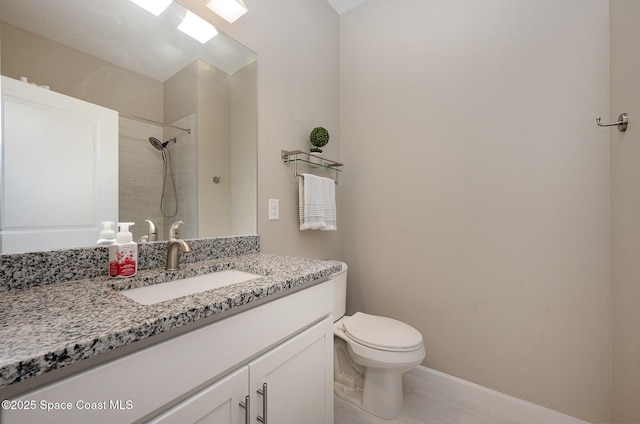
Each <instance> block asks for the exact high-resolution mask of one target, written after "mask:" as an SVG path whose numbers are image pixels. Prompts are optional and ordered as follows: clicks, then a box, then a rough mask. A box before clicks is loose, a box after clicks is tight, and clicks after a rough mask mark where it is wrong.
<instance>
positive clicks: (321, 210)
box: [299, 174, 338, 231]
mask: <svg viewBox="0 0 640 424" xmlns="http://www.w3.org/2000/svg"><path fill="white" fill-rule="evenodd" d="M299 191H300V193H299V194H300V229H301V230H325V231H329V230H337V229H338V226H337V223H336V183H335V181H334V180H332V179H331V178H325V177H318V176H317V175H312V174H302V177H301V178H300V185H299Z"/></svg>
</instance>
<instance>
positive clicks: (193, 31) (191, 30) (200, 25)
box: [178, 10, 218, 44]
mask: <svg viewBox="0 0 640 424" xmlns="http://www.w3.org/2000/svg"><path fill="white" fill-rule="evenodd" d="M178 29H179V30H180V31H182V32H184V33H185V34H187V35H188V36H190V37H193V38H195V39H196V40H198V41H199V42H201V43H202V44H204V43H206V42H207V41H209V40H210V39H212V38H213V37H215V36H216V35H217V34H218V31H217V30H216V29H215V27H214V26H213V25H211V24H210V23H209V22H207V21H205V20H204V19H202V18H201V17H200V16H198V15H196V14H195V13H193V12H191V11H190V10H187V16H185V17H184V19H183V20H182V23H181V24H180V25H178Z"/></svg>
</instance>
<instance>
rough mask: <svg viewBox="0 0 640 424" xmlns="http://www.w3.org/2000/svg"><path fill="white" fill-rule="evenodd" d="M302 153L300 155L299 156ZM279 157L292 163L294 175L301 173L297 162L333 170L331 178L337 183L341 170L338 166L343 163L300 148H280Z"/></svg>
mask: <svg viewBox="0 0 640 424" xmlns="http://www.w3.org/2000/svg"><path fill="white" fill-rule="evenodd" d="M299 155H302V157H299ZM280 157H281V158H282V159H284V162H285V163H293V175H294V176H295V177H301V176H302V174H300V173H299V172H298V163H300V164H304V165H308V166H307V167H308V168H310V169H311V168H321V169H329V170H331V171H335V177H334V178H333V180H334V181H335V183H336V184H338V173H339V172H342V169H340V167H342V166H344V164H342V163H340V162H336V161H334V160H331V159H326V158H324V157H322V156H319V155H316V154H313V153H308V152H305V151H302V150H280Z"/></svg>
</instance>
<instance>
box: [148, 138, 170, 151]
mask: <svg viewBox="0 0 640 424" xmlns="http://www.w3.org/2000/svg"><path fill="white" fill-rule="evenodd" d="M172 141H173V142H174V143H175V142H176V139H175V138H172V139H171V140H167V141H165V142H164V143H163V142H162V141H160V140H158V139H157V138H155V137H149V143H151V145H152V146H153V147H155V148H156V149H158V150H164V148H165V147H167V145H168V144H169V143H170V142H172Z"/></svg>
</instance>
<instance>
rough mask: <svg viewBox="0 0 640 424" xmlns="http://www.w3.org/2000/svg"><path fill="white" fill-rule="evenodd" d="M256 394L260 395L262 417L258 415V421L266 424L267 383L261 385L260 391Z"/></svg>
mask: <svg viewBox="0 0 640 424" xmlns="http://www.w3.org/2000/svg"><path fill="white" fill-rule="evenodd" d="M258 394H259V395H262V416H260V415H258V421H259V422H261V423H262V424H267V383H263V384H262V390H260V389H258Z"/></svg>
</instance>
